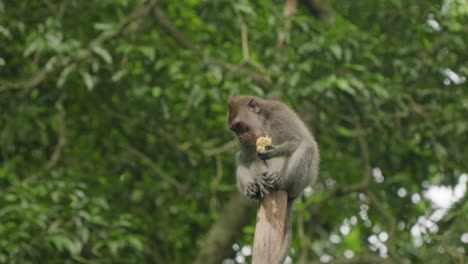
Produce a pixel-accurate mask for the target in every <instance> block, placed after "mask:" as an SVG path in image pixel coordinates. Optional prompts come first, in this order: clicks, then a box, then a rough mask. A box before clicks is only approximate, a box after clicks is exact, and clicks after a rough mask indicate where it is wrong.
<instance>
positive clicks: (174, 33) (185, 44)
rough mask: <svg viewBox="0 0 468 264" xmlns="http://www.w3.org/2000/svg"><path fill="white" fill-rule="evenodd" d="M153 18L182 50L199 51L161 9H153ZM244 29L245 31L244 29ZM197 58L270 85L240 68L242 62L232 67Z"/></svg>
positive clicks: (208, 59) (261, 83)
mask: <svg viewBox="0 0 468 264" xmlns="http://www.w3.org/2000/svg"><path fill="white" fill-rule="evenodd" d="M153 17H154V19H155V21H156V23H157V24H159V25H160V26H161V28H162V30H163V31H164V32H166V33H167V34H168V35H169V36H171V37H172V38H173V39H174V40H175V41H176V42H177V44H179V45H180V46H181V47H182V48H184V49H188V50H194V51H199V50H200V48H199V47H198V46H196V45H194V44H193V43H191V42H190V41H189V40H188V39H187V38H186V37H185V36H184V34H182V32H180V30H179V29H178V28H177V27H175V26H174V25H173V24H172V23H171V21H170V20H169V19H168V18H167V16H166V15H165V13H164V11H163V10H162V9H160V8H159V7H155V8H154V12H153ZM244 29H245V30H246V28H244ZM245 34H246V32H245ZM198 56H199V57H200V59H202V60H204V61H206V62H208V63H213V64H216V65H220V66H222V67H223V68H225V69H226V70H228V71H229V72H230V73H234V74H236V75H240V76H245V77H247V78H249V79H251V80H252V81H253V82H255V83H257V84H258V85H260V86H262V87H268V86H269V85H270V84H271V80H270V78H269V77H268V76H264V75H262V74H259V73H256V72H253V71H250V70H248V69H246V68H243V67H241V66H242V62H241V63H240V64H241V65H239V64H237V65H234V64H230V63H226V62H222V61H218V60H217V59H214V58H211V57H207V56H205V55H203V54H198ZM250 63H251V64H252V65H254V66H255V67H257V68H259V69H263V68H262V67H261V66H260V65H259V64H257V63H254V62H250Z"/></svg>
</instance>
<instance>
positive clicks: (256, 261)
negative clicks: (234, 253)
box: [252, 191, 288, 264]
mask: <svg viewBox="0 0 468 264" xmlns="http://www.w3.org/2000/svg"><path fill="white" fill-rule="evenodd" d="M287 206H288V195H287V193H286V192H285V191H276V192H274V193H271V194H268V195H266V196H265V197H263V199H262V200H261V201H260V205H259V207H258V210H257V224H256V226H255V237H254V246H253V252H252V264H271V263H276V262H277V261H278V260H277V259H278V258H279V257H281V256H279V254H280V253H281V248H282V246H283V243H285V241H284V237H285V232H286V213H287V212H286V210H287Z"/></svg>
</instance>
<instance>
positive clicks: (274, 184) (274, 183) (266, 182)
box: [261, 172, 280, 190]
mask: <svg viewBox="0 0 468 264" xmlns="http://www.w3.org/2000/svg"><path fill="white" fill-rule="evenodd" d="M261 182H262V184H261V185H263V186H265V187H266V188H267V189H269V190H277V189H278V187H279V182H280V174H279V172H272V173H268V172H265V173H263V174H262V177H261Z"/></svg>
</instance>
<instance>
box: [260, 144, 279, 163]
mask: <svg viewBox="0 0 468 264" xmlns="http://www.w3.org/2000/svg"><path fill="white" fill-rule="evenodd" d="M275 153H276V148H275V147H274V146H273V145H266V146H265V151H262V152H259V151H257V156H258V157H259V158H260V159H261V160H267V159H271V158H273V157H274V156H275Z"/></svg>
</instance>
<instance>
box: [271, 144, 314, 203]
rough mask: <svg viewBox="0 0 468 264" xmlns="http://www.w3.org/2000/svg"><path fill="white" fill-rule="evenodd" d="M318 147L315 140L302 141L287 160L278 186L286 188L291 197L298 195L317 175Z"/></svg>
mask: <svg viewBox="0 0 468 264" xmlns="http://www.w3.org/2000/svg"><path fill="white" fill-rule="evenodd" d="M318 155H319V154H318V149H317V146H316V144H315V142H308V141H303V142H301V144H300V145H299V147H298V148H297V149H296V151H294V153H293V154H292V155H291V156H290V157H289V159H288V162H287V163H286V167H285V170H284V172H283V173H281V174H282V175H281V176H282V177H283V178H281V179H280V182H279V184H280V186H279V188H280V189H282V190H286V191H287V192H288V196H289V198H290V199H291V198H292V199H294V198H296V197H297V196H299V195H300V194H301V193H302V191H303V190H304V188H305V187H307V185H309V184H311V183H312V180H313V179H314V178H316V177H317V175H316V174H317V169H314V168H318V164H317V163H318Z"/></svg>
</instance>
